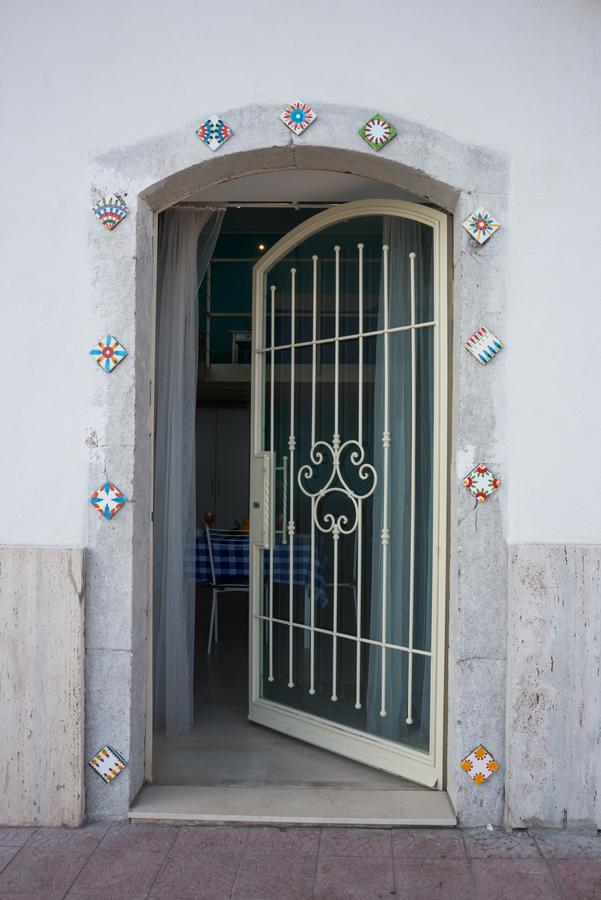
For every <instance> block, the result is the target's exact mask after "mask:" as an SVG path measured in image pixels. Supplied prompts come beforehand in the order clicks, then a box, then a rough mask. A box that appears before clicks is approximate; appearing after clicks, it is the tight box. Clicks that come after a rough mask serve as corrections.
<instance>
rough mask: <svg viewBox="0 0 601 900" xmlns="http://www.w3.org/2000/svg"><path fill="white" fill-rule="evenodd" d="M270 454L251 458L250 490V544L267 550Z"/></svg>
mask: <svg viewBox="0 0 601 900" xmlns="http://www.w3.org/2000/svg"><path fill="white" fill-rule="evenodd" d="M272 456H273V454H272V453H268V452H263V453H256V454H255V455H254V456H253V458H252V465H251V473H250V490H251V497H252V498H253V499H252V501H251V504H250V529H249V531H250V542H251V544H255V545H256V546H257V547H263V549H265V550H268V549H269V548H270V547H271V530H272V515H271V467H272Z"/></svg>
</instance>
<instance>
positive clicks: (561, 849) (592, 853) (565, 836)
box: [533, 829, 601, 859]
mask: <svg viewBox="0 0 601 900" xmlns="http://www.w3.org/2000/svg"><path fill="white" fill-rule="evenodd" d="M533 834H534V838H535V840H536V843H537V844H538V846H539V847H540V850H541V853H542V854H543V856H545V857H547V858H548V859H578V858H581V857H584V858H594V857H598V856H599V857H601V835H599V834H596V833H595V832H590V831H589V832H576V831H559V830H554V829H548V830H546V829H545V830H543V829H541V830H537V831H535V832H533Z"/></svg>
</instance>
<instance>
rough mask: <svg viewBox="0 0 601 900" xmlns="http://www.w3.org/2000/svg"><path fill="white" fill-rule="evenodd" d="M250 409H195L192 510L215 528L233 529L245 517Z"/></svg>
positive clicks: (198, 523) (247, 493) (247, 488)
mask: <svg viewBox="0 0 601 900" xmlns="http://www.w3.org/2000/svg"><path fill="white" fill-rule="evenodd" d="M249 442H250V410H248V409H229V408H225V407H224V408H222V409H198V410H196V511H197V516H196V519H197V525H198V527H199V528H200V527H202V523H203V517H204V514H205V513H206V512H212V513H214V514H215V517H216V518H215V522H214V525H215V527H216V528H233V527H234V526H235V523H236V522H239V523H240V522H242V519H243V518H244V516H247V515H248V507H249V499H248V496H249V480H248V479H249V466H250V457H249V447H250V443H249Z"/></svg>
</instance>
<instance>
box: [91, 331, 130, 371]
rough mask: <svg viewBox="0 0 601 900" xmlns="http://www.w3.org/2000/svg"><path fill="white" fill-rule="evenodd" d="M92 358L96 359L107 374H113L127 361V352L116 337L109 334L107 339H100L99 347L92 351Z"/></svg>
mask: <svg viewBox="0 0 601 900" xmlns="http://www.w3.org/2000/svg"><path fill="white" fill-rule="evenodd" d="M90 356H93V357H95V359H96V362H97V363H98V365H99V366H100V368H101V369H104V371H105V372H112V371H113V369H115V368H116V367H117V366H118V365H119V363H120V362H121V361H122V360H124V359H125V357H126V356H127V350H126V349H125V347H123V346H122V345H121V344H120V343H119V341H118V340H117V338H116V337H113V336H112V335H111V334H107V336H106V337H105V338H100V340H99V341H98V346H97V347H94V348H93V349H92V350H90Z"/></svg>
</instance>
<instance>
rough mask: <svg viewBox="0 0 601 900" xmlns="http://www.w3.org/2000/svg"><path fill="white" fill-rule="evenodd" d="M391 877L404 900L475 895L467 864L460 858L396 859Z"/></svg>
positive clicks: (471, 898) (464, 899)
mask: <svg viewBox="0 0 601 900" xmlns="http://www.w3.org/2000/svg"><path fill="white" fill-rule="evenodd" d="M394 880H395V887H396V892H397V894H398V896H399V897H402V898H403V900H404V898H411V900H475V898H476V890H475V887H474V881H473V878H472V875H471V872H470V869H469V864H468V862H467V860H463V859H395V860H394Z"/></svg>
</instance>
